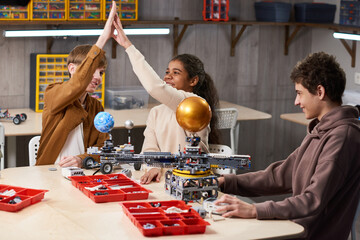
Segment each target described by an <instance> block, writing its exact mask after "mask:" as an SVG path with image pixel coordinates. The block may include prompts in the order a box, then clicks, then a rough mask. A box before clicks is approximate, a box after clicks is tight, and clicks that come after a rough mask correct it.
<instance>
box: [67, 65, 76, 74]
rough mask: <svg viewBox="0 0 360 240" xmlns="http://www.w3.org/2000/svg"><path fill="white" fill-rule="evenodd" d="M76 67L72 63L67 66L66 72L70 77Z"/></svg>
mask: <svg viewBox="0 0 360 240" xmlns="http://www.w3.org/2000/svg"><path fill="white" fill-rule="evenodd" d="M76 67H77V65H76V64H74V63H69V65H68V70H69V73H70V75H73V74H74V72H75V71H76Z"/></svg>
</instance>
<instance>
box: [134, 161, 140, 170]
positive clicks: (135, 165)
mask: <svg viewBox="0 0 360 240" xmlns="http://www.w3.org/2000/svg"><path fill="white" fill-rule="evenodd" d="M140 168H141V163H134V169H135V170H136V171H139V170H140Z"/></svg>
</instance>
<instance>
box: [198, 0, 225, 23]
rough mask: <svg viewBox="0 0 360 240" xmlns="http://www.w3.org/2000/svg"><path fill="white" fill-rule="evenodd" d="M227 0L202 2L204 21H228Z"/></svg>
mask: <svg viewBox="0 0 360 240" xmlns="http://www.w3.org/2000/svg"><path fill="white" fill-rule="evenodd" d="M228 13H229V0H204V8H203V19H204V20H205V21H229V15H228Z"/></svg>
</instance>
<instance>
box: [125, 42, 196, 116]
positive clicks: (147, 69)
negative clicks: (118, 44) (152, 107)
mask: <svg viewBox="0 0 360 240" xmlns="http://www.w3.org/2000/svg"><path fill="white" fill-rule="evenodd" d="M126 52H127V54H128V56H129V59H130V62H131V65H132V67H133V70H134V72H135V74H136V76H137V77H138V78H139V80H140V82H141V84H142V85H143V86H144V88H145V89H146V91H147V92H148V93H149V94H150V95H151V96H152V97H153V98H155V99H156V100H158V101H159V102H161V103H163V104H165V105H166V106H168V107H169V108H170V109H172V110H173V111H176V108H177V106H178V105H179V103H180V102H181V101H182V100H184V99H185V98H187V97H190V96H196V95H195V94H194V93H190V92H185V91H183V90H177V89H176V88H173V87H171V86H169V85H167V84H166V83H165V82H164V81H163V80H162V79H161V78H160V77H159V76H158V75H157V74H156V72H155V71H154V69H152V67H151V66H150V65H149V64H148V63H147V62H146V60H145V57H144V56H143V55H142V54H141V53H140V52H139V51H138V50H137V49H136V48H135V46H134V45H131V46H130V47H128V48H127V49H126Z"/></svg>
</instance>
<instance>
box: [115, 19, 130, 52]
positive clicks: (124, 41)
mask: <svg viewBox="0 0 360 240" xmlns="http://www.w3.org/2000/svg"><path fill="white" fill-rule="evenodd" d="M113 25H114V27H115V29H116V31H117V35H113V36H112V37H113V38H114V39H115V40H116V42H118V43H119V44H120V45H121V46H123V47H124V48H125V49H126V48H128V47H130V46H131V45H132V43H131V42H130V40H129V39H128V37H127V36H126V34H125V32H124V29H123V27H122V24H121V21H120V18H119V16H118V15H117V14H116V15H115V16H114V21H113Z"/></svg>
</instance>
